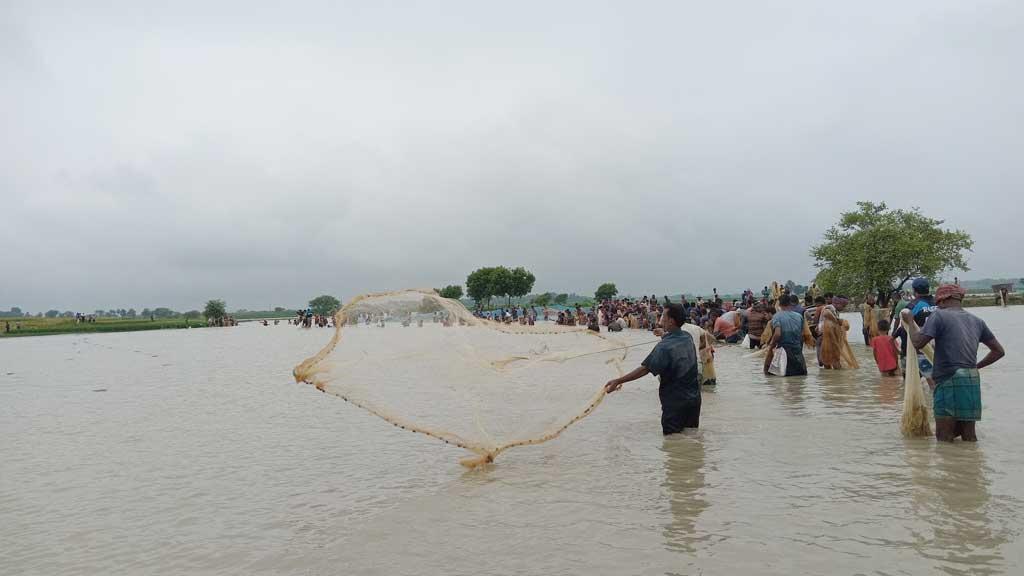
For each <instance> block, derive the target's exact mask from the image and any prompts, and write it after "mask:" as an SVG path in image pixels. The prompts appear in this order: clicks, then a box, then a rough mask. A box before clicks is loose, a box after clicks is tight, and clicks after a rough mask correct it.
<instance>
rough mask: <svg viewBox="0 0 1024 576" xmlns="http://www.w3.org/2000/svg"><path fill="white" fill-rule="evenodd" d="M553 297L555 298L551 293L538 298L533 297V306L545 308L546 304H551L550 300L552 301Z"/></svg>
mask: <svg viewBox="0 0 1024 576" xmlns="http://www.w3.org/2000/svg"><path fill="white" fill-rule="evenodd" d="M554 297H555V295H554V293H552V292H545V293H543V294H541V295H539V296H534V298H533V304H535V305H537V306H547V305H548V304H551V300H553V299H554Z"/></svg>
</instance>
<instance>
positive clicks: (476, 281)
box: [466, 266, 537, 305]
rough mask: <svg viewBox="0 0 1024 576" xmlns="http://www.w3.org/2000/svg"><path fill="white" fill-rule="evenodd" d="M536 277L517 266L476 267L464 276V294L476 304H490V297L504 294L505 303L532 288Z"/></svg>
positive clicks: (528, 291)
mask: <svg viewBox="0 0 1024 576" xmlns="http://www.w3.org/2000/svg"><path fill="white" fill-rule="evenodd" d="M536 280H537V278H536V277H535V276H534V275H533V273H532V272H530V271H529V270H527V269H525V268H523V267H522V266H519V267H517V268H515V269H513V270H509V269H508V268H506V267H504V266H490V267H485V268H478V269H476V270H474V271H473V272H471V273H470V274H469V276H467V277H466V294H468V295H469V297H470V298H472V299H473V301H475V302H476V303H477V304H478V305H484V304H486V305H490V302H491V298H493V297H495V296H504V297H505V298H506V302H507V304H511V303H512V298H513V297H517V298H518V297H522V296H526V295H527V294H529V293H530V290H533V283H534V282H535V281H536Z"/></svg>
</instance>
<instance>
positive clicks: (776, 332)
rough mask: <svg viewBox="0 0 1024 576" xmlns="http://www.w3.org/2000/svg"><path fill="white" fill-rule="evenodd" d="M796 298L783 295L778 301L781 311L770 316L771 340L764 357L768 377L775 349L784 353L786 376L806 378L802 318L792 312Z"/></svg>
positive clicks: (765, 371)
mask: <svg viewBox="0 0 1024 576" xmlns="http://www.w3.org/2000/svg"><path fill="white" fill-rule="evenodd" d="M796 300H797V297H796V296H793V295H789V294H785V295H783V296H782V298H780V299H779V305H780V306H781V308H782V309H781V310H779V311H778V312H776V313H775V315H774V316H772V321H771V324H772V340H771V342H769V343H768V351H767V353H766V354H765V355H764V373H765V375H766V376H767V375H768V369H769V368H770V367H771V364H772V358H774V354H775V349H776V348H782V349H783V350H784V351H785V352H786V374H785V375H786V376H806V375H807V362H806V361H805V360H804V317H803V315H801V314H797V313H796V312H794V311H793V304H794V301H796Z"/></svg>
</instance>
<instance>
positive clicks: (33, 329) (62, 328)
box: [0, 318, 206, 338]
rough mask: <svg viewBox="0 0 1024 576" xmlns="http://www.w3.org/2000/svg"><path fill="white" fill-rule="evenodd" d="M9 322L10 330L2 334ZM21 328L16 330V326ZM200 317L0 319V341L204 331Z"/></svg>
mask: <svg viewBox="0 0 1024 576" xmlns="http://www.w3.org/2000/svg"><path fill="white" fill-rule="evenodd" d="M6 323H10V325H11V331H10V332H7V331H6ZM19 324H20V325H21V327H20V328H18V325H19ZM205 327H206V320H205V319H204V318H194V319H191V320H186V319H185V318H163V319H160V318H158V319H156V320H153V321H150V319H149V318H145V319H142V318H137V319H127V318H97V319H96V322H93V323H81V324H79V323H76V322H75V319H74V318H0V338H13V337H17V336H43V335H48V334H90V333H99V332H134V331H137V330H165V329H172V328H205Z"/></svg>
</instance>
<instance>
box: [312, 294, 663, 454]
mask: <svg viewBox="0 0 1024 576" xmlns="http://www.w3.org/2000/svg"><path fill="white" fill-rule="evenodd" d="M335 324H336V327H335V331H334V334H333V336H332V338H331V340H330V341H329V342H328V343H327V345H326V346H325V347H324V348H323V349H322V350H321V351H320V352H318V353H317V354H316V355H314V356H312V357H311V358H308V359H306V360H305V361H303V362H302V363H301V364H299V365H298V366H296V367H295V370H294V375H295V379H296V381H297V382H305V383H308V384H312V385H314V386H315V387H316V388H317V389H319V390H321V391H323V392H326V393H328V394H332V395H334V396H337V397H340V398H342V399H344V400H345V401H347V402H349V403H350V404H353V405H355V406H357V407H359V408H362V409H363V410H366V411H367V412H369V413H371V414H373V415H375V416H378V417H379V418H381V419H383V420H385V421H387V422H388V423H390V424H392V425H394V426H396V427H398V428H401V429H404V430H409V431H412V432H417V433H420V434H425V435H427V436H430V437H433V438H436V439H438V440H441V441H443V442H445V443H447V444H452V445H455V446H459V447H461V448H464V449H466V450H469V451H471V452H473V453H474V454H475V456H473V457H470V458H466V459H464V460H463V461H462V464H463V465H465V466H467V467H474V466H477V465H480V464H483V463H486V462H491V461H493V460H494V458H495V457H496V456H497V455H498V454H500V453H501V452H503V451H505V450H508V449H509V448H513V447H516V446H524V445H531V444H539V443H542V442H546V441H548V440H551V439H553V438H555V437H557V436H558V435H559V434H561V433H562V432H563V431H564V430H565V429H566V428H568V427H569V426H570V425H572V424H573V423H575V422H577V421H579V420H581V419H582V418H584V417H586V416H587V415H589V414H591V413H592V412H593V411H594V409H595V408H597V406H598V405H599V404H600V403H601V401H602V400H603V399H604V395H605V392H604V384H605V382H607V381H608V380H609V379H610V378H614V377H616V376H619V375H621V366H620V364H621V362H622V361H623V360H624V359H625V358H626V355H627V354H628V353H629V352H630V348H629V346H630V344H629V343H628V342H627V341H626V340H624V339H614V338H610V337H608V336H606V335H604V334H599V333H596V332H592V331H588V330H587V329H586V328H585V327H561V326H555V325H551V324H545V325H543V326H540V325H538V326H527V325H520V324H518V323H515V324H502V323H497V322H494V321H491V320H484V319H479V318H476V317H474V316H473V315H472V314H470V312H469V311H468V310H467V309H466V308H465V307H464V306H463V305H462V304H460V303H459V302H458V301H456V300H450V299H447V298H442V297H440V296H438V295H437V293H435V292H434V291H432V290H404V291H399V292H388V293H383V294H370V295H366V296H361V297H358V298H356V299H354V300H352V301H351V302H349V303H348V304H347V305H346V306H344V307H343V308H342V309H341V310H340V311H339V312H338V313H337V314H336V316H335ZM633 338H634V340H636V339H637V336H636V335H633ZM642 339H643V340H651V338H650V337H649V335H647V336H645V337H643V338H642ZM652 343H653V342H645V344H652ZM646 348H647V349H649V348H650V346H647V347H646Z"/></svg>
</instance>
